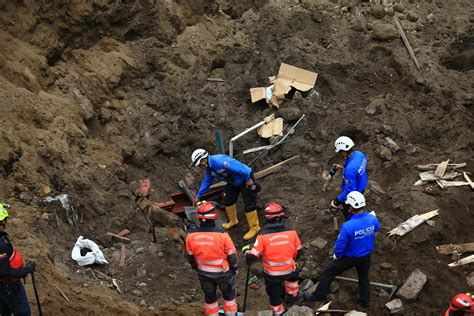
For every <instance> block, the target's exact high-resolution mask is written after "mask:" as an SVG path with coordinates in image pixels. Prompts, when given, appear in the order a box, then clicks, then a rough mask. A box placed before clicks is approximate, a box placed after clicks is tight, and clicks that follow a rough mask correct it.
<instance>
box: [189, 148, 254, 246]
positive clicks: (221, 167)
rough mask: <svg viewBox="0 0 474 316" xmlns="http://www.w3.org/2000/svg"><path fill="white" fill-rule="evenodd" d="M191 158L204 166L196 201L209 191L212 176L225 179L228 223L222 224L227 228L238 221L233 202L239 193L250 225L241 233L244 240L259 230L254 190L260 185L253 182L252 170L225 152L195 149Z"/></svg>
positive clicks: (225, 203) (212, 179)
mask: <svg viewBox="0 0 474 316" xmlns="http://www.w3.org/2000/svg"><path fill="white" fill-rule="evenodd" d="M191 160H192V164H193V166H201V167H202V168H205V169H206V173H205V175H204V179H203V180H202V182H201V187H200V188H199V191H198V193H197V196H196V201H195V202H197V201H199V200H200V199H201V198H202V196H203V195H204V194H205V193H206V192H207V191H208V190H209V187H210V186H211V184H212V182H213V181H214V179H216V178H217V179H218V180H220V181H225V182H226V183H227V186H226V188H225V200H224V205H225V209H226V213H227V217H228V218H229V222H228V223H225V224H222V227H223V228H225V229H229V228H231V227H233V226H235V225H237V224H238V223H239V221H238V220H237V210H236V206H235V203H236V202H237V199H238V197H239V195H240V194H241V193H242V198H243V200H244V210H245V217H246V218H247V222H248V225H249V231H248V232H247V233H246V234H245V235H244V239H245V240H249V239H252V238H253V237H254V236H255V235H256V234H257V233H258V232H259V231H260V224H259V222H258V216H257V193H258V192H259V191H260V186H259V185H258V184H257V183H256V182H255V179H254V176H253V172H252V169H251V168H250V167H248V166H247V165H245V164H243V163H241V162H239V161H237V160H235V159H234V158H232V157H230V156H227V155H222V154H219V155H209V153H208V152H207V151H206V150H204V149H196V150H195V151H194V152H193V153H192V155H191Z"/></svg>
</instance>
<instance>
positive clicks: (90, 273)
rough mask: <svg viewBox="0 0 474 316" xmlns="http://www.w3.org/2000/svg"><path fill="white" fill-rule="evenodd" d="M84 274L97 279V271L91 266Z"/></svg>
mask: <svg viewBox="0 0 474 316" xmlns="http://www.w3.org/2000/svg"><path fill="white" fill-rule="evenodd" d="M84 275H85V276H87V277H88V278H91V279H95V278H96V277H95V273H94V271H93V270H92V269H91V268H87V269H85V270H84Z"/></svg>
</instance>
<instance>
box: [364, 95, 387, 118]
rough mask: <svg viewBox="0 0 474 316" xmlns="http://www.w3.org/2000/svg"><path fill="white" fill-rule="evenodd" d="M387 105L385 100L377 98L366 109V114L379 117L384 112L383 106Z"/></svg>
mask: <svg viewBox="0 0 474 316" xmlns="http://www.w3.org/2000/svg"><path fill="white" fill-rule="evenodd" d="M384 104H385V100H384V99H382V98H377V99H375V100H373V101H371V102H370V103H369V105H367V107H366V108H365V113H367V115H368V116H374V115H379V114H381V113H382V111H383V106H384Z"/></svg>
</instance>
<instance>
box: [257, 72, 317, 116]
mask: <svg viewBox="0 0 474 316" xmlns="http://www.w3.org/2000/svg"><path fill="white" fill-rule="evenodd" d="M317 77H318V74H317V73H316V72H312V71H309V70H306V69H302V68H298V67H295V66H291V65H288V64H285V63H282V64H281V65H280V70H279V71H278V75H277V76H276V77H275V76H272V77H270V78H269V81H270V84H271V85H270V86H268V87H258V88H251V89H250V98H251V100H252V103H255V102H257V101H260V100H263V99H265V101H266V102H267V103H268V105H269V106H270V108H272V107H276V108H279V107H280V104H281V103H282V102H283V101H284V100H285V94H287V93H288V92H290V90H291V88H295V89H296V90H298V91H301V92H306V91H309V90H310V89H312V88H313V87H314V85H315V84H316V79H317Z"/></svg>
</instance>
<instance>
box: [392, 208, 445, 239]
mask: <svg viewBox="0 0 474 316" xmlns="http://www.w3.org/2000/svg"><path fill="white" fill-rule="evenodd" d="M438 211H439V209H437V210H434V211H431V212H427V213H424V214H421V215H418V214H417V215H415V216H413V217H411V218H409V219H408V220H406V221H405V222H403V223H401V224H400V225H398V226H397V227H395V228H394V229H392V230H391V231H389V232H388V236H389V237H391V236H394V235H397V236H400V237H401V236H404V235H406V234H407V233H409V232H411V231H412V230H413V229H415V228H416V227H418V226H420V225H421V224H423V223H424V222H426V221H427V220H429V219H430V218H432V217H434V216H436V215H439V214H438Z"/></svg>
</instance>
